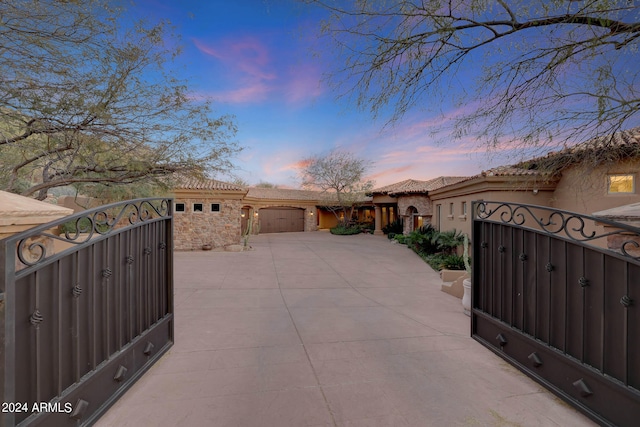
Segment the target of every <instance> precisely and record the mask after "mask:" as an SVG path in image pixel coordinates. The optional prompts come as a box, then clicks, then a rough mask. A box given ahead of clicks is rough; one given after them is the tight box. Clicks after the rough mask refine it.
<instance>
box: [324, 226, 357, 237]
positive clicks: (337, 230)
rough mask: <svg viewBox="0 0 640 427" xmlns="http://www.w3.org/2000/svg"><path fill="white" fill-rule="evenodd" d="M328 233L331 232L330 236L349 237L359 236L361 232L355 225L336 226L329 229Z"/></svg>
mask: <svg viewBox="0 0 640 427" xmlns="http://www.w3.org/2000/svg"><path fill="white" fill-rule="evenodd" d="M329 231H330V232H331V234H337V235H340V236H349V235H353V234H360V232H361V231H362V230H361V229H360V227H358V226H357V225H338V226H336V227H333V228H331V229H329Z"/></svg>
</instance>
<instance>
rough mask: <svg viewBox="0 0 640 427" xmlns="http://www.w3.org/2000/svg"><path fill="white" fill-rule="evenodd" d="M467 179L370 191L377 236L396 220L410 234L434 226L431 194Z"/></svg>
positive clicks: (412, 182)
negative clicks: (425, 225) (424, 227)
mask: <svg viewBox="0 0 640 427" xmlns="http://www.w3.org/2000/svg"><path fill="white" fill-rule="evenodd" d="M464 179H467V177H454V176H441V177H438V178H434V179H432V180H429V181H418V180H415V179H407V180H404V181H401V182H397V183H395V184H391V185H387V186H384V187H379V188H376V189H373V190H372V191H371V196H372V203H373V205H374V207H375V221H376V223H375V233H376V234H382V232H383V231H382V230H383V228H384V227H386V226H388V225H390V224H391V223H393V222H394V221H396V220H401V221H402V223H403V232H404V234H408V233H410V232H411V231H413V230H415V229H416V228H419V227H421V226H422V225H424V224H426V223H432V217H433V214H434V210H433V203H432V202H431V198H430V197H429V194H430V192H431V191H433V190H435V189H438V188H441V187H444V186H447V185H451V184H454V183H456V182H460V181H462V180H464Z"/></svg>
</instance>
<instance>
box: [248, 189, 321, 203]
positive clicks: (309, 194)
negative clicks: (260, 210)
mask: <svg viewBox="0 0 640 427" xmlns="http://www.w3.org/2000/svg"><path fill="white" fill-rule="evenodd" d="M247 197H250V198H255V199H273V200H304V201H315V200H320V199H323V198H325V194H323V193H322V192H320V191H311V190H293V189H289V188H262V187H250V188H249V192H248V193H247Z"/></svg>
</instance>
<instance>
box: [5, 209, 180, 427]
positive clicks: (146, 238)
mask: <svg viewBox="0 0 640 427" xmlns="http://www.w3.org/2000/svg"><path fill="white" fill-rule="evenodd" d="M170 206H171V201H170V200H168V199H138V200H133V201H130V202H123V203H116V204H112V205H107V206H104V207H101V208H96V209H92V210H90V211H85V212H83V213H80V214H77V215H73V216H71V217H67V218H65V219H61V220H58V221H55V222H52V223H49V224H46V225H43V226H41V227H37V228H34V229H32V230H29V231H27V232H24V233H21V234H19V235H16V236H12V237H10V238H8V239H5V240H3V241H0V260H2V261H3V262H2V273H3V283H2V288H3V289H2V291H3V293H2V294H1V295H2V298H3V301H2V302H3V303H4V304H6V309H5V310H4V315H3V316H2V317H0V322H1V323H0V326H1V330H2V333H3V335H4V336H5V342H4V349H3V353H2V360H1V364H0V370H1V371H0V374H1V375H0V378H2V381H3V387H2V392H1V393H2V398H3V401H4V402H23V403H26V404H27V408H28V410H27V411H26V412H21V413H4V414H1V415H2V418H0V421H1V422H0V425H3V426H7V427H9V426H15V425H21V426H22V425H25V426H26V425H35V424H39V425H56V426H58V425H59V426H65V425H69V426H71V425H73V426H77V425H86V424H91V423H93V422H95V420H96V419H97V418H98V417H99V416H100V415H101V414H102V413H103V412H104V411H106V409H107V408H108V407H109V406H110V405H111V404H113V403H114V402H115V400H116V399H117V398H118V397H119V396H121V395H122V394H123V393H124V392H125V391H126V390H127V389H128V388H129V387H130V386H131V385H132V384H133V382H135V380H136V379H137V378H138V377H139V376H140V375H142V374H143V373H144V372H145V371H146V370H147V369H148V368H149V367H150V366H151V365H152V364H153V363H154V362H155V361H156V360H157V359H158V358H159V357H160V356H161V355H162V354H164V353H165V352H166V351H167V350H168V349H169V347H170V346H171V345H172V343H173V304H172V295H173V290H172V289H173V276H172V275H173V273H172V265H173V262H172V259H173V256H172V254H173V252H172V249H171V247H172V222H171V212H170ZM62 224H65V227H67V229H69V228H70V229H71V231H68V232H67V233H66V234H62V235H58V234H57V233H54V232H52V230H54V229H56V228H57V226H59V225H62ZM56 241H58V242H62V243H63V244H65V245H66V246H71V247H69V248H67V249H63V250H58V252H57V253H56V251H55V250H53V249H54V242H56ZM9 307H10V308H11V309H10V310H9V309H8V308H9ZM0 313H1V312H0ZM34 404H37V405H40V404H45V405H48V408H49V409H48V410H45V411H37V410H34V409H33V405H34ZM51 408H53V409H54V410H52V409H51Z"/></svg>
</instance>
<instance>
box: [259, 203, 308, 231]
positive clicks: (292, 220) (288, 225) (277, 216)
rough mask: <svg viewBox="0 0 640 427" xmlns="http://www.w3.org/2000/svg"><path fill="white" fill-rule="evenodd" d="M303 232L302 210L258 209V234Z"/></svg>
mask: <svg viewBox="0 0 640 427" xmlns="http://www.w3.org/2000/svg"><path fill="white" fill-rule="evenodd" d="M287 231H304V209H299V208H263V209H260V233H284V232H287Z"/></svg>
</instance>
